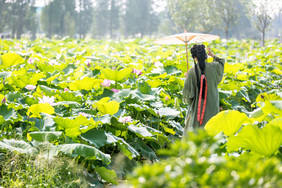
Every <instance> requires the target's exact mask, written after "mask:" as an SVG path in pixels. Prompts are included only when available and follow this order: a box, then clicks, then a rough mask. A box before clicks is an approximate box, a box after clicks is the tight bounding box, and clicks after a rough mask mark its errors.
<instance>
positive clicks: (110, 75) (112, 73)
mask: <svg viewBox="0 0 282 188" xmlns="http://www.w3.org/2000/svg"><path fill="white" fill-rule="evenodd" d="M101 72H102V74H103V75H104V76H105V77H106V78H107V79H109V80H114V81H117V82H119V81H121V80H122V79H124V78H126V77H127V76H129V75H130V73H131V72H132V69H131V68H125V69H122V70H117V69H116V70H112V69H102V70H101Z"/></svg>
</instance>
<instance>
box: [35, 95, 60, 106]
mask: <svg viewBox="0 0 282 188" xmlns="http://www.w3.org/2000/svg"><path fill="white" fill-rule="evenodd" d="M38 99H39V101H38V103H49V104H50V105H51V106H55V105H56V104H55V103H54V101H55V97H53V96H52V97H48V96H44V95H43V97H42V98H39V97H38Z"/></svg>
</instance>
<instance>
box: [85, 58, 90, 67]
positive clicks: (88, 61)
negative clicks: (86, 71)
mask: <svg viewBox="0 0 282 188" xmlns="http://www.w3.org/2000/svg"><path fill="white" fill-rule="evenodd" d="M91 62H92V61H91V60H90V59H86V60H85V61H84V63H85V64H86V65H87V67H90V65H91Z"/></svg>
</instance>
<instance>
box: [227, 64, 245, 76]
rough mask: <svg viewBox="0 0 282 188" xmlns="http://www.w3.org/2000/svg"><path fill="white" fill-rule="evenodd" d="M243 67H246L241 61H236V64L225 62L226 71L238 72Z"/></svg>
mask: <svg viewBox="0 0 282 188" xmlns="http://www.w3.org/2000/svg"><path fill="white" fill-rule="evenodd" d="M243 67H244V65H243V64H240V63H236V64H229V63H225V65H224V73H231V74H236V73H237V72H238V71H239V70H240V69H242V68H243Z"/></svg>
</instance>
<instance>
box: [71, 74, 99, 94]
mask: <svg viewBox="0 0 282 188" xmlns="http://www.w3.org/2000/svg"><path fill="white" fill-rule="evenodd" d="M101 82H102V80H100V79H95V78H90V77H84V78H83V79H82V80H75V81H73V82H71V83H70V90H72V91H78V90H82V89H84V90H86V91H90V90H91V89H93V88H95V89H97V88H98V87H100V83H101Z"/></svg>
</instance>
